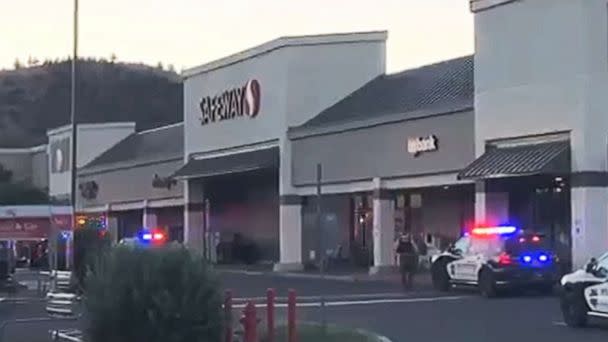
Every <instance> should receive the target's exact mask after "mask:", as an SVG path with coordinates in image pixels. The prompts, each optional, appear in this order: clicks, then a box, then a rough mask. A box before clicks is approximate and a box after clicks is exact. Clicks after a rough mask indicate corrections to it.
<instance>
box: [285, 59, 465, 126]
mask: <svg viewBox="0 0 608 342" xmlns="http://www.w3.org/2000/svg"><path fill="white" fill-rule="evenodd" d="M473 63H474V58H473V56H472V55H470V56H465V57H460V58H456V59H452V60H448V61H444V62H440V63H436V64H431V65H426V66H423V67H420V68H417V69H412V70H406V71H403V72H400V73H397V74H390V75H382V76H378V77H377V78H375V79H373V80H372V81H370V82H368V83H367V84H365V85H364V86H363V87H361V88H359V89H358V90H356V91H354V92H353V93H351V94H350V95H348V96H347V97H345V98H344V99H342V100H341V101H339V102H338V103H336V104H335V105H333V106H331V107H329V108H327V109H325V110H324V111H322V112H321V113H320V114H319V115H317V116H316V117H314V118H312V119H311V120H309V121H307V122H306V123H304V124H303V125H301V126H298V127H294V128H292V130H293V131H297V130H300V129H310V128H316V127H323V126H327V125H331V124H341V123H345V122H352V121H359V120H366V119H369V118H372V117H378V116H385V115H390V114H397V113H408V112H416V111H419V110H421V109H433V108H449V107H450V106H452V107H458V108H462V107H463V106H465V107H470V108H473V104H474V102H473V101H474V77H473V69H474V68H473Z"/></svg>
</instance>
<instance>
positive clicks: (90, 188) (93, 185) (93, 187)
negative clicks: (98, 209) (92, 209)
mask: <svg viewBox="0 0 608 342" xmlns="http://www.w3.org/2000/svg"><path fill="white" fill-rule="evenodd" d="M78 188H79V189H80V194H81V195H82V197H83V198H85V199H89V200H90V199H95V198H97V192H99V186H98V185H97V182H95V181H88V182H84V183H80V185H78Z"/></svg>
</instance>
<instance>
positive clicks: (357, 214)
mask: <svg viewBox="0 0 608 342" xmlns="http://www.w3.org/2000/svg"><path fill="white" fill-rule="evenodd" d="M351 205H352V208H353V209H354V210H353V211H352V213H353V218H352V220H353V222H352V223H353V224H352V225H351V226H352V229H351V234H350V255H351V256H352V260H353V264H354V265H355V266H357V267H370V266H373V263H374V257H373V256H374V237H373V226H374V219H373V201H372V197H371V196H369V195H356V196H354V197H353V198H352V203H351Z"/></svg>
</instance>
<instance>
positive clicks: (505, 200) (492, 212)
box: [475, 181, 509, 225]
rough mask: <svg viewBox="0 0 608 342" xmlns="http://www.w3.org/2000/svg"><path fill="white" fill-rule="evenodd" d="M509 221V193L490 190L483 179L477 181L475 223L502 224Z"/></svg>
mask: <svg viewBox="0 0 608 342" xmlns="http://www.w3.org/2000/svg"><path fill="white" fill-rule="evenodd" d="M508 222H509V193H508V192H488V191H487V187H486V185H485V184H484V182H483V181H479V182H477V183H475V224H483V225H500V224H506V223H508Z"/></svg>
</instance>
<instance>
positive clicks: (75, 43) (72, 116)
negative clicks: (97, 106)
mask: <svg viewBox="0 0 608 342" xmlns="http://www.w3.org/2000/svg"><path fill="white" fill-rule="evenodd" d="M73 33H74V35H73V51H72V82H71V86H72V89H71V96H70V119H71V125H72V138H71V139H70V140H71V143H72V144H71V149H70V150H71V152H72V158H71V159H72V160H71V163H70V166H71V172H70V175H71V182H70V183H71V189H70V190H71V191H70V204H71V206H72V222H71V225H70V228H71V229H72V230H73V229H75V226H76V224H75V223H76V180H77V175H76V172H77V170H78V167H77V155H78V154H77V151H76V150H77V146H78V144H77V141H78V140H77V139H78V132H77V122H76V64H77V63H76V62H77V60H78V0H74V31H73ZM69 244H70V241H69V240H68V241H66V266H67V265H69V264H71V262H70V261H71V260H69V259H71V258H72V255H73V253H70V252H69ZM68 253H69V254H68Z"/></svg>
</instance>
